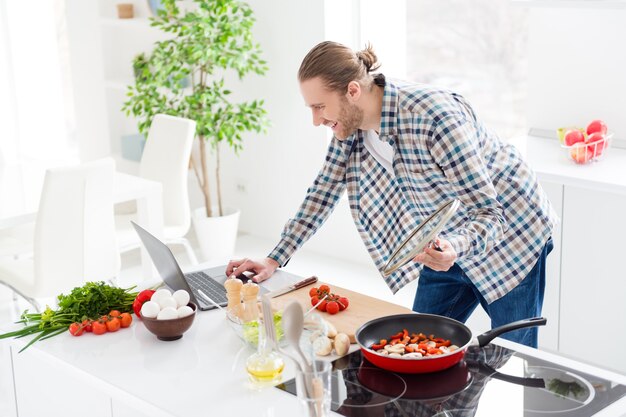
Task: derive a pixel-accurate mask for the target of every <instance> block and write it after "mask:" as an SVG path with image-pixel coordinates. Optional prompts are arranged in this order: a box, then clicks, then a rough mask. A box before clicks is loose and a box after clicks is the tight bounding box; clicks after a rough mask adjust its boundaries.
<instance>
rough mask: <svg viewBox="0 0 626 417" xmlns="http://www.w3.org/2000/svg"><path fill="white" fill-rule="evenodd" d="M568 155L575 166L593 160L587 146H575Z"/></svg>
mask: <svg viewBox="0 0 626 417" xmlns="http://www.w3.org/2000/svg"><path fill="white" fill-rule="evenodd" d="M569 154H570V156H571V157H572V159H573V160H574V162H576V163H577V164H586V163H587V162H589V161H590V160H591V158H593V152H591V151H590V150H589V148H588V147H587V146H575V147H573V148H572V149H571V150H570V153H569Z"/></svg>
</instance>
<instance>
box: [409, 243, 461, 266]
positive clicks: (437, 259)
mask: <svg viewBox="0 0 626 417" xmlns="http://www.w3.org/2000/svg"><path fill="white" fill-rule="evenodd" d="M437 244H438V246H439V247H440V248H441V251H438V250H437V249H435V248H434V247H433V246H432V245H428V246H427V247H426V248H425V249H424V252H422V253H420V254H419V255H417V256H416V257H415V258H413V261H415V262H419V263H421V264H422V265H425V266H427V267H429V268H430V269H432V270H433V271H447V270H448V269H450V268H451V267H452V265H454V262H455V261H456V251H455V250H454V248H453V247H452V245H451V244H450V242H448V241H447V240H445V239H437Z"/></svg>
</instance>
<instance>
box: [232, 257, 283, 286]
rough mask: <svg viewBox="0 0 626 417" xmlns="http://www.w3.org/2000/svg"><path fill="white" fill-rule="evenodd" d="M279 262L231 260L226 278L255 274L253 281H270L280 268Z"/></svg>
mask: <svg viewBox="0 0 626 417" xmlns="http://www.w3.org/2000/svg"><path fill="white" fill-rule="evenodd" d="M278 266H279V265H278V262H276V261H275V260H273V259H272V258H265V259H260V260H256V261H255V260H252V259H248V258H244V259H235V260H231V261H230V262H229V263H228V266H226V276H228V277H232V276H234V275H241V274H243V273H244V272H254V274H255V275H253V276H252V278H251V279H252V281H254V282H257V283H258V282H262V281H265V280H266V279H268V278H269V277H270V276H272V274H273V273H274V271H276V268H278Z"/></svg>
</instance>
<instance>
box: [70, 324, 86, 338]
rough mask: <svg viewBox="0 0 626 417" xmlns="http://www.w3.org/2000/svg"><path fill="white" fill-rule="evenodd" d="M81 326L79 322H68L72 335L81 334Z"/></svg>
mask: <svg viewBox="0 0 626 417" xmlns="http://www.w3.org/2000/svg"><path fill="white" fill-rule="evenodd" d="M84 330H85V329H83V326H82V325H81V324H80V323H72V324H70V334H71V335H72V336H80V335H82V334H83V331H84Z"/></svg>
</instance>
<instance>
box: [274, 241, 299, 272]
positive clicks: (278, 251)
mask: <svg viewBox="0 0 626 417" xmlns="http://www.w3.org/2000/svg"><path fill="white" fill-rule="evenodd" d="M290 246H291V245H289V244H288V243H287V242H285V241H284V240H281V241H280V242H279V243H278V245H276V247H275V248H274V249H273V250H272V251H271V252H270V254H269V255H267V257H268V258H272V259H273V260H275V261H276V262H278V267H279V268H280V267H283V266H285V265H287V262H289V259H291V255H292V254H293V253H294V252H295V248H292V247H290Z"/></svg>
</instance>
